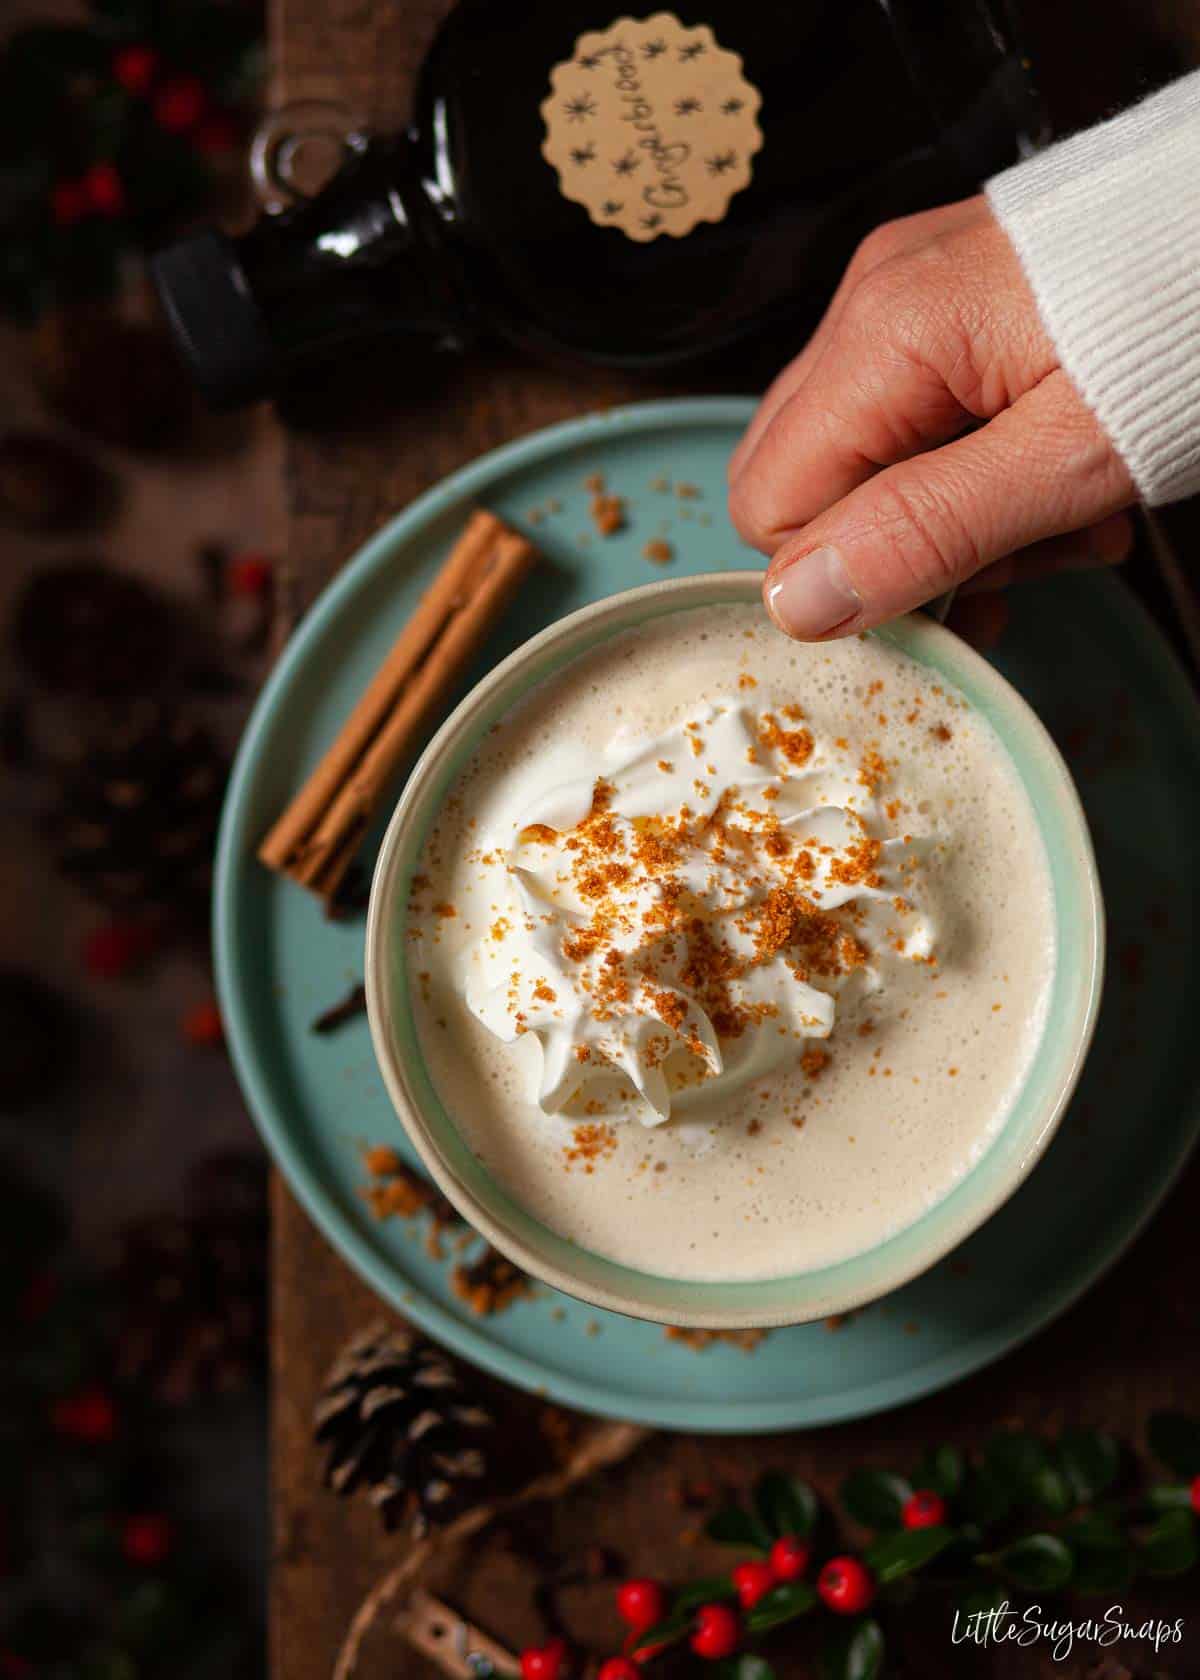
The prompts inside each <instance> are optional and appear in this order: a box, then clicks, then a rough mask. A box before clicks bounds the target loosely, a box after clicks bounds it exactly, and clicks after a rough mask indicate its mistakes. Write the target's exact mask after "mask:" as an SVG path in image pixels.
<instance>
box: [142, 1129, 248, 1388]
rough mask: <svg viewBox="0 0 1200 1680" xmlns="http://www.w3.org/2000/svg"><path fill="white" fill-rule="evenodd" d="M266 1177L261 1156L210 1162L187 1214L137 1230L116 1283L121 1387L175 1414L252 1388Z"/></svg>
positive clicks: (192, 1187) (198, 1174)
mask: <svg viewBox="0 0 1200 1680" xmlns="http://www.w3.org/2000/svg"><path fill="white" fill-rule="evenodd" d="M266 1276H267V1201H266V1170H265V1167H264V1164H263V1162H262V1160H261V1159H260V1158H259V1157H258V1156H257V1155H243V1154H239V1153H230V1154H226V1155H218V1156H215V1157H213V1158H212V1159H211V1160H209V1161H206V1162H202V1163H201V1164H200V1166H199V1167H197V1168H196V1169H195V1170H194V1171H193V1173H192V1174H191V1175H190V1178H189V1181H188V1191H187V1197H186V1200H185V1204H184V1207H183V1210H182V1211H181V1212H179V1213H167V1214H160V1215H155V1216H153V1217H151V1218H147V1219H141V1220H138V1221H136V1222H135V1223H134V1224H132V1225H130V1226H127V1227H126V1229H125V1231H124V1232H123V1233H122V1237H121V1243H120V1252H119V1256H118V1260H117V1263H116V1265H115V1267H114V1269H113V1273H112V1281H113V1284H114V1286H115V1291H116V1293H117V1295H118V1297H119V1299H120V1308H119V1322H118V1325H117V1330H116V1366H117V1377H118V1379H119V1380H120V1381H123V1382H130V1383H136V1384H143V1385H145V1386H147V1387H148V1388H149V1389H151V1390H152V1391H153V1392H154V1393H155V1394H157V1395H158V1397H159V1398H160V1399H162V1400H164V1401H166V1402H168V1403H169V1404H172V1405H178V1404H180V1403H182V1402H183V1401H185V1400H188V1399H190V1398H191V1397H192V1395H194V1394H197V1393H209V1392H230V1391H232V1390H236V1389H239V1388H243V1387H245V1386H246V1384H247V1383H248V1382H250V1381H251V1380H253V1379H255V1378H256V1377H257V1376H258V1375H259V1373H260V1370H261V1368H262V1365H263V1361H264V1356H265V1349H266V1294H267V1291H266Z"/></svg>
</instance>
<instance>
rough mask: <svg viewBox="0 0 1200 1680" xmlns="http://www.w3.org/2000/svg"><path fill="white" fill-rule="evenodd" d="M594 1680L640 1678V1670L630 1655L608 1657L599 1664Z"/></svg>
mask: <svg viewBox="0 0 1200 1680" xmlns="http://www.w3.org/2000/svg"><path fill="white" fill-rule="evenodd" d="M596 1680H642V1671H641V1669H640V1668H639V1667H638V1665H637V1664H636V1663H635V1662H634V1660H633V1658H632V1657H609V1659H608V1661H607V1662H605V1663H601V1664H600V1672H599V1674H597V1676H596Z"/></svg>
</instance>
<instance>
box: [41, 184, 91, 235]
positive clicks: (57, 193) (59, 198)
mask: <svg viewBox="0 0 1200 1680" xmlns="http://www.w3.org/2000/svg"><path fill="white" fill-rule="evenodd" d="M87 212H88V200H87V193H86V192H85V191H84V186H83V182H82V181H56V182H55V183H54V190H53V192H52V193H51V194H50V214H51V216H52V217H53V219H54V221H55V223H56V224H57V226H59V227H70V226H71V224H72V223H73V222H78V221H80V220H82V218H83V217H84V216H86V215H87Z"/></svg>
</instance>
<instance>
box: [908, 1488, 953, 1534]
mask: <svg viewBox="0 0 1200 1680" xmlns="http://www.w3.org/2000/svg"><path fill="white" fill-rule="evenodd" d="M900 1520H901V1522H902V1523H903V1524H904V1526H905V1528H937V1527H938V1525H939V1524H940V1523H944V1522H945V1520H946V1501H945V1500H944V1499H943V1498H942V1496H941V1494H940V1493H935V1492H934V1491H933V1489H932V1488H918V1489H917V1491H916V1493H914V1494H913V1495H912V1497H911V1498H910V1499H906V1500H905V1502H904V1509H903V1510H902V1511H901V1513H900Z"/></svg>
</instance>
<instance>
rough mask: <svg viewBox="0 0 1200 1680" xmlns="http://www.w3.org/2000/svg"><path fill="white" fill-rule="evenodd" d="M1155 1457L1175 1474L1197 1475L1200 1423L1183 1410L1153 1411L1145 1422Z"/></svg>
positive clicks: (1199, 1450) (1199, 1463)
mask: <svg viewBox="0 0 1200 1680" xmlns="http://www.w3.org/2000/svg"><path fill="white" fill-rule="evenodd" d="M1146 1439H1147V1440H1148V1441H1149V1443H1150V1451H1151V1452H1152V1453H1153V1454H1154V1456H1155V1458H1161V1459H1162V1461H1163V1463H1164V1464H1165V1465H1166V1466H1167V1467H1168V1469H1170V1470H1173V1471H1174V1472H1175V1474H1176V1475H1177V1476H1186V1477H1188V1478H1189V1479H1190V1478H1191V1477H1192V1476H1200V1423H1197V1421H1196V1419H1195V1418H1193V1417H1188V1415H1187V1414H1186V1413H1185V1412H1155V1413H1154V1414H1153V1415H1152V1417H1151V1418H1150V1421H1149V1422H1148V1423H1147V1425H1146Z"/></svg>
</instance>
